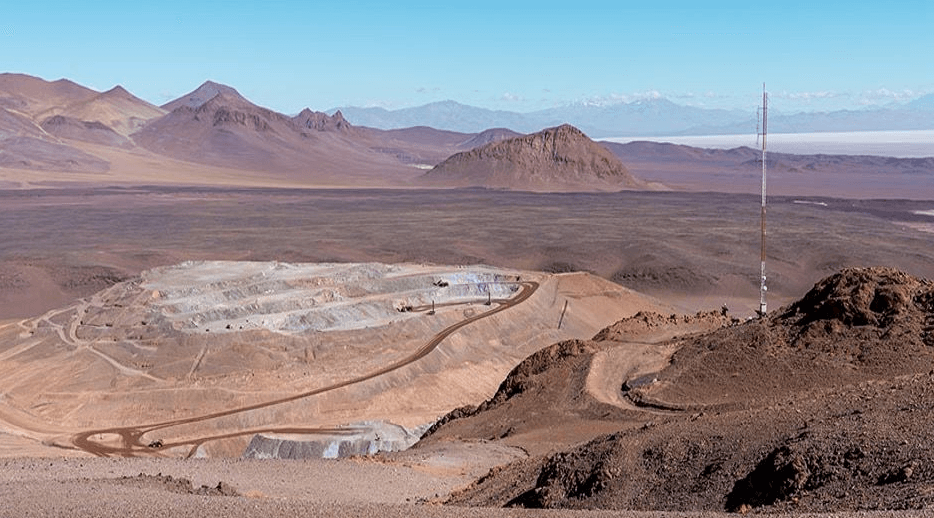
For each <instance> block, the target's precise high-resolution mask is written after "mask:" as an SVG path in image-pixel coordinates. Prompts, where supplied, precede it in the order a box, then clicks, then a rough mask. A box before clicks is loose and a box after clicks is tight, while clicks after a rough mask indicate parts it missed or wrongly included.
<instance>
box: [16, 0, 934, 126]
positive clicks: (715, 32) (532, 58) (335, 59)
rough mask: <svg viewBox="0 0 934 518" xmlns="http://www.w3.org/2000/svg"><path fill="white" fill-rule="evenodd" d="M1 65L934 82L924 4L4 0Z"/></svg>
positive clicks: (368, 101) (844, 89) (781, 97)
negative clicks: (69, 0)
mask: <svg viewBox="0 0 934 518" xmlns="http://www.w3.org/2000/svg"><path fill="white" fill-rule="evenodd" d="M8 4H9V5H6V6H4V8H3V16H2V18H0V71H6V72H21V73H26V74H31V75H36V76H39V77H42V78H44V79H49V80H53V79H58V78H61V77H66V78H69V79H72V80H74V81H76V82H78V83H80V84H83V85H86V86H89V87H92V88H95V89H97V90H106V89H108V88H110V87H112V86H114V85H116V84H121V85H123V86H124V87H126V88H127V89H128V90H130V91H131V92H133V93H135V94H136V95H138V96H140V97H142V98H144V99H146V100H148V101H150V102H152V103H155V104H163V103H165V102H166V101H168V100H171V99H173V98H175V97H178V96H180V95H182V94H184V93H186V92H188V91H190V90H192V89H194V88H195V87H197V86H198V85H199V84H201V83H202V82H203V81H205V80H207V79H211V80H214V81H218V82H221V83H225V84H228V85H231V86H233V87H235V88H237V89H238V90H240V92H241V93H243V94H244V95H245V96H246V97H248V98H250V99H251V100H253V101H254V102H256V103H258V104H261V105H264V106H267V107H270V108H273V109H275V110H279V111H282V112H285V113H296V112H298V111H299V110H301V109H302V108H304V107H306V106H307V107H310V108H312V109H316V110H325V109H329V108H333V107H338V106H346V105H354V106H383V107H386V108H401V107H407V106H417V105H421V104H425V103H428V102H432V101H439V100H445V99H453V100H455V101H458V102H462V103H465V104H471V105H475V106H482V107H486V108H492V109H506V110H514V111H531V110H535V109H540V108H547V107H550V106H555V105H560V104H567V103H573V102H599V103H608V102H619V101H631V100H634V99H638V98H644V97H654V96H662V97H665V98H668V99H670V100H672V101H674V102H676V103H679V104H690V105H695V106H704V107H722V108H737V109H743V110H755V107H756V105H757V104H758V102H759V100H760V96H761V94H760V92H761V87H762V86H761V85H762V82H767V83H768V87H769V91H770V93H771V96H772V107H773V109H775V110H779V111H787V112H794V111H812V110H829V109H842V108H847V109H859V108H861V107H864V106H870V105H878V104H885V103H889V102H893V101H904V100H910V99H912V98H915V97H918V96H921V95H923V94H927V93H934V57H932V55H934V52H932V49H934V2H931V1H930V0H923V1H903V2H900V1H890V2H865V3H861V2H857V1H851V2H838V1H836V0H811V1H808V2H799V1H783V2H776V1H770V2H756V1H744V2H697V1H691V2H682V1H671V2H664V1H660V2H659V1H656V2H625V1H618V2H589V1H586V0H580V1H576V2H568V1H562V2H549V1H547V0H538V1H534V2H532V1H524V0H512V1H504V0H500V1H485V0H473V1H468V2H458V3H457V5H456V6H448V5H445V4H444V3H442V2H437V1H433V2H405V1H396V2H364V1H353V0H348V1H344V2H334V1H330V2H290V1H271V2H256V3H240V2H198V1H175V0H170V1H163V2H149V3H136V2H126V1H120V2H115V1H109V0H101V1H96V2H44V1H42V0H34V1H29V2H27V1H20V2H9V3H8Z"/></svg>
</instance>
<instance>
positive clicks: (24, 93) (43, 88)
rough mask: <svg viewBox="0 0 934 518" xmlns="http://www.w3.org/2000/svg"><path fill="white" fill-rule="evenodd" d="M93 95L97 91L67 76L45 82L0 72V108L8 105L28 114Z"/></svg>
mask: <svg viewBox="0 0 934 518" xmlns="http://www.w3.org/2000/svg"><path fill="white" fill-rule="evenodd" d="M95 95H98V93H97V92H95V91H94V90H91V89H90V88H85V87H83V86H81V85H78V84H76V83H73V82H71V81H69V80H67V79H59V80H57V81H45V80H44V79H40V78H38V77H32V76H28V75H25V74H8V73H4V74H0V108H9V109H12V110H16V111H19V112H22V113H25V114H27V115H29V116H36V115H37V114H39V113H42V112H45V111H47V110H49V109H51V108H55V107H62V106H67V105H69V104H73V103H79V102H82V101H86V100H88V99H91V98H92V97H94V96H95ZM53 115H54V114H53Z"/></svg>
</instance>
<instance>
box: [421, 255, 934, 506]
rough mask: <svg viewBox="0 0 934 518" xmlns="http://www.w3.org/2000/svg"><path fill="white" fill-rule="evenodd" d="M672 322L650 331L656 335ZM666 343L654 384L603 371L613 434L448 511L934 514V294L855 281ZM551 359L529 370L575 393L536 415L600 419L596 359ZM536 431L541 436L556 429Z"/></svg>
mask: <svg viewBox="0 0 934 518" xmlns="http://www.w3.org/2000/svg"><path fill="white" fill-rule="evenodd" d="M670 318H672V317H662V316H657V315H656V316H649V315H647V316H644V318H643V319H642V322H643V323H644V324H645V326H646V327H647V328H651V327H654V328H660V327H663V326H665V325H666V321H669V319H670ZM633 322H636V320H635V319H631V321H627V322H622V323H620V324H616V325H614V326H613V327H612V328H610V329H607V330H606V331H604V332H601V333H600V334H598V335H597V336H596V337H595V340H603V341H599V342H597V343H598V344H599V348H602V349H604V350H612V348H613V346H612V345H611V344H610V343H608V342H607V340H609V341H618V343H617V346H616V347H617V348H622V349H623V350H624V351H625V348H631V347H633V345H634V344H636V343H638V342H627V341H626V340H632V339H633V338H631V337H630V338H627V337H626V334H627V333H630V332H632V329H634V328H633ZM668 343H669V344H670V345H673V346H674V347H675V349H676V352H674V354H673V355H671V356H670V361H669V364H668V366H667V367H665V368H663V369H661V370H660V371H658V372H655V373H650V374H648V375H644V374H643V375H641V376H638V377H636V376H632V375H631V374H632V373H628V372H622V371H617V372H615V374H614V372H613V371H612V370H609V371H607V370H606V369H604V370H603V371H602V372H603V376H604V378H609V379H608V380H607V381H608V382H612V381H613V380H614V379H615V380H617V381H616V383H617V384H616V389H615V390H616V391H617V395H618V396H619V402H618V404H617V407H618V410H617V411H616V413H615V414H614V413H613V412H610V411H608V410H605V411H603V418H602V421H591V422H590V423H588V426H590V427H591V428H592V429H599V428H601V427H602V428H609V427H611V426H615V430H614V431H611V432H610V433H606V434H602V435H599V436H596V437H595V438H594V439H592V440H591V441H589V442H586V443H584V444H580V445H577V446H571V447H568V448H562V449H560V450H559V451H555V452H552V453H549V454H546V455H543V456H539V457H535V458H532V459H526V460H522V461H519V462H517V463H515V464H513V465H509V466H506V467H502V468H497V469H495V470H493V471H492V472H490V474H488V475H487V476H485V477H483V478H481V479H479V480H478V481H477V482H475V483H474V484H473V485H472V486H471V487H469V488H467V489H466V490H465V491H463V492H461V493H459V494H455V495H454V496H453V497H452V499H451V503H457V504H461V505H465V504H466V505H480V506H515V507H536V508H541V507H544V508H590V509H593V508H602V509H632V510H673V511H724V510H726V511H739V512H743V513H745V512H747V511H751V510H756V511H762V512H787V513H806V512H831V511H833V512H839V511H862V510H904V509H930V508H931V507H932V506H934V492H932V491H931V488H932V487H934V452H932V451H931V449H930V447H929V445H930V444H931V442H932V441H934V429H932V428H931V426H930V419H931V417H932V416H934V396H932V394H934V282H931V281H928V280H924V279H918V278H914V277H911V276H909V275H907V274H904V273H902V272H900V271H897V270H893V269H889V268H853V269H846V270H843V271H841V272H840V273H838V274H836V275H833V276H831V277H828V278H826V279H824V280H823V281H821V282H819V283H818V284H817V285H815V286H814V288H813V289H812V290H811V291H810V292H809V293H808V294H807V295H805V296H804V297H803V298H802V299H800V300H799V301H797V302H795V303H793V304H791V305H789V306H786V307H785V308H782V309H780V310H779V311H777V312H774V313H773V314H771V315H769V316H768V317H767V318H763V319H758V320H751V321H748V322H744V323H738V322H735V321H734V322H733V323H731V324H728V325H726V326H725V327H722V328H720V329H718V330H715V331H712V332H708V333H701V334H696V335H691V336H687V337H683V338H680V339H675V340H674V341H671V342H668ZM556 347H558V348H557V349H554V350H555V351H556V352H562V351H563V352H564V353H565V354H558V355H553V357H548V358H546V357H545V356H543V353H539V354H538V356H539V357H538V358H535V359H530V361H529V362H526V365H534V367H535V369H534V372H532V374H534V377H535V378H541V377H543V376H547V373H548V372H549V371H552V370H553V371H555V372H562V371H568V370H569V369H570V372H567V373H565V374H564V376H563V377H564V379H568V380H572V381H571V383H569V384H567V387H566V389H568V388H570V387H572V386H576V387H577V391H578V395H577V396H576V397H574V398H571V399H568V397H567V395H564V396H563V397H562V398H561V399H560V400H558V401H557V403H556V404H551V405H549V402H547V401H545V402H541V401H540V402H538V404H539V405H543V406H541V408H544V409H550V408H552V407H568V404H569V402H573V401H574V400H575V399H576V400H577V404H576V407H577V410H576V412H577V415H580V413H581V411H586V412H587V413H589V414H590V415H591V416H592V417H591V419H593V417H594V416H595V415H596V414H595V413H594V410H595V409H596V407H595V406H594V398H593V397H591V395H592V392H591V393H586V392H584V391H582V390H580V387H581V385H585V386H588V387H589V386H591V385H592V383H590V381H591V378H593V377H594V375H595V374H596V373H598V372H599V371H600V370H599V369H598V366H597V363H598V362H597V360H596V356H594V358H595V359H593V360H591V361H590V362H586V361H577V362H571V363H569V362H568V359H567V358H570V357H578V358H580V357H581V354H583V353H586V351H587V350H591V351H592V350H593V349H594V347H592V346H591V347H587V348H580V347H578V348H577V349H575V350H574V351H571V350H570V349H568V347H566V346H564V347H560V346H556ZM568 352H573V353H574V354H573V355H568V354H567V353H568ZM532 360H534V361H532ZM543 360H549V361H550V362H551V363H552V364H553V365H551V366H549V365H544V364H543ZM545 363H548V361H546V362H545ZM575 366H576V367H575ZM575 369H576V370H575ZM526 370H528V369H526ZM529 374H530V373H529V372H526V371H524V370H522V369H517V370H516V371H513V373H511V374H510V378H508V379H507V380H506V381H505V382H504V383H503V388H501V391H500V393H498V394H497V396H496V397H494V398H493V400H491V401H490V402H489V403H487V404H486V405H481V407H480V408H478V409H474V410H469V411H468V410H462V411H461V412H460V415H452V416H450V417H449V418H448V419H447V421H448V423H445V424H444V425H442V426H440V427H439V429H438V430H435V433H434V434H433V436H432V437H430V438H429V440H439V438H440V436H444V435H445V430H446V429H447V430H457V431H458V432H459V433H457V436H458V437H460V438H462V439H471V438H472V437H470V436H469V435H468V434H467V433H466V432H467V431H469V430H471V428H470V427H469V426H466V422H469V421H471V420H474V421H475V422H480V421H479V418H480V416H482V415H483V414H484V413H485V412H491V411H495V409H496V408H498V407H499V406H501V405H502V403H501V402H500V400H502V399H504V397H505V398H506V401H509V400H515V399H517V398H518V397H521V396H515V395H513V396H510V394H513V393H514V394H520V393H523V392H527V391H528V389H531V390H532V391H533V392H541V389H537V388H535V387H536V385H535V384H530V382H529V380H530V378H529ZM584 377H586V378H587V380H588V382H587V383H585V384H582V383H580V382H579V381H574V380H581V379H582V378H584ZM556 379H557V378H556ZM516 387H519V389H517V390H512V389H510V388H513V389H514V388H516ZM504 389H510V390H506V391H505V392H504ZM550 390H551V391H554V389H550ZM541 393H542V394H548V391H545V392H541ZM529 410H530V409H528V408H526V409H525V411H526V414H525V415H526V417H525V419H531V418H532V417H530V415H531V414H529ZM520 411H521V408H518V407H517V408H514V409H513V412H512V414H513V417H512V419H513V420H518V419H520V417H518V416H517V415H518V414H519V413H520ZM574 412H575V410H573V409H571V408H568V410H566V411H565V417H564V419H569V418H573V417H574V415H575V414H574ZM458 422H461V423H460V424H457V423H458ZM456 424H457V425H456ZM455 425H456V426H455ZM487 426H490V425H489V424H488V425H487ZM538 426H539V427H541V428H542V429H543V432H542V434H544V433H546V432H545V431H547V430H549V429H560V422H556V421H553V422H551V423H547V422H540V423H539V425H538ZM489 431H496V430H493V429H492V428H491V429H490V430H489ZM474 432H475V433H476V434H477V435H479V436H480V437H481V438H486V439H494V440H504V441H509V440H510V439H509V437H506V438H503V437H502V436H500V437H499V439H496V437H497V436H495V435H492V434H490V433H489V432H486V433H484V431H483V430H475V431H474ZM509 444H513V443H509Z"/></svg>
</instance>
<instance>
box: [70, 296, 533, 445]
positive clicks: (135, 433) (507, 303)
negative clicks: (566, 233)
mask: <svg viewBox="0 0 934 518" xmlns="http://www.w3.org/2000/svg"><path fill="white" fill-rule="evenodd" d="M516 284H518V285H519V286H520V287H521V288H522V290H521V291H520V292H519V294H518V295H516V296H515V297H512V298H508V299H493V300H492V301H490V302H491V303H493V304H496V305H497V306H496V307H495V308H494V309H491V310H490V311H485V312H483V313H479V314H477V315H474V316H471V317H469V318H466V319H464V320H461V321H460V322H457V323H456V324H452V325H450V326H448V327H447V328H445V329H444V330H442V331H441V332H440V333H438V334H436V335H435V336H434V337H432V339H431V340H429V341H428V342H427V343H426V344H425V345H423V346H422V347H420V348H419V349H418V350H416V351H415V352H413V353H412V354H410V355H409V356H407V357H405V358H402V359H401V360H399V361H397V362H395V363H391V364H389V365H387V366H385V367H383V368H380V369H377V370H375V371H373V372H370V373H367V374H364V375H362V376H358V377H356V378H351V379H348V380H345V381H341V382H339V383H335V384H333V385H328V386H324V387H319V388H316V389H314V390H309V391H307V392H302V393H299V394H294V395H292V396H288V397H284V398H279V399H273V400H270V401H265V402H262V403H256V404H253V405H247V406H242V407H238V408H231V409H228V410H222V411H219V412H214V413H210V414H204V415H200V416H193V417H186V418H182V419H174V420H171V421H163V422H161V423H150V424H144V425H137V426H121V427H114V428H101V429H97V430H87V431H84V432H80V433H78V434H76V435H74V436H73V437H72V439H71V443H72V444H73V445H74V447H75V448H78V449H80V450H84V451H86V452H89V453H91V454H94V455H97V456H100V457H112V456H119V457H135V456H142V455H152V454H153V453H154V451H159V450H164V449H168V448H177V447H188V448H189V452H188V456H192V455H194V453H195V452H196V451H197V449H198V446H200V445H202V444H204V443H206V442H210V441H215V440H220V439H228V438H232V437H239V436H244V435H253V434H257V433H296V434H298V433H328V434H336V435H340V434H350V433H354V432H356V431H357V430H355V429H353V428H315V427H309V428H295V427H289V428H285V427H283V428H275V427H267V428H254V429H248V430H238V431H232V432H229V433H225V434H218V435H211V436H206V437H198V438H192V439H184V440H178V441H166V442H163V443H161V445H160V446H159V448H158V449H154V448H151V447H149V445H148V444H143V439H142V438H143V436H144V435H145V434H147V433H150V432H153V431H156V430H164V429H167V428H171V427H174V426H180V425H186V424H191V423H198V422H203V421H209V420H211V419H217V418H220V417H226V416H230V415H234V414H239V413H242V412H249V411H251V410H257V409H261V408H267V407H271V406H275V405H281V404H283V403H289V402H292V401H296V400H299V399H304V398H308V397H312V396H316V395H319V394H323V393H325V392H330V391H332V390H337V389H340V388H344V387H347V386H350V385H354V384H357V383H362V382H364V381H367V380H371V379H373V378H376V377H378V376H382V375H384V374H387V373H389V372H392V371H395V370H398V369H401V368H402V367H405V366H407V365H410V364H412V363H414V362H417V361H418V360H420V359H422V358H424V357H425V356H427V355H428V354H430V353H431V352H432V351H434V350H435V349H436V348H437V347H438V345H439V344H440V343H441V342H442V341H444V339H445V338H447V337H448V336H450V335H451V334H453V333H454V332H456V331H457V330H459V329H461V328H462V327H465V326H468V325H470V324H472V323H474V322H476V321H478V320H480V319H483V318H487V317H490V316H493V315H495V314H496V313H499V312H501V311H505V310H507V309H509V308H511V307H513V306H516V305H518V304H521V303H523V302H525V301H526V300H528V299H529V297H531V296H532V294H533V293H535V290H537V289H538V288H539V283H538V282H535V281H524V282H517V283H516ZM428 309H430V307H428V306H424V307H418V308H413V311H427V310H428ZM114 435H116V436H119V437H120V445H119V446H114V445H110V444H105V443H104V441H105V440H107V439H106V438H107V437H108V436H109V437H113V436H114ZM95 436H96V437H97V438H98V439H99V441H100V442H98V441H95V440H94V439H95ZM108 442H109V441H108Z"/></svg>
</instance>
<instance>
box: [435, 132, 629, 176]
mask: <svg viewBox="0 0 934 518" xmlns="http://www.w3.org/2000/svg"><path fill="white" fill-rule="evenodd" d="M422 181H423V182H424V183H425V184H428V185H438V186H445V187H486V188H490V189H508V190H518V191H558V192H560V191H618V190H623V189H645V188H646V187H647V185H646V184H645V183H644V182H642V181H640V180H638V179H636V178H635V177H633V176H632V174H630V172H629V170H627V169H626V166H624V165H623V164H622V162H620V161H619V159H618V158H616V157H615V156H614V155H613V154H612V153H611V152H609V151H608V150H606V149H605V148H604V147H602V146H600V145H598V144H596V143H594V142H593V141H592V140H590V139H589V138H588V137H587V136H586V135H584V134H583V133H582V132H581V131H580V130H578V129H577V128H575V127H573V126H570V125H567V124H565V125H562V126H558V127H555V128H549V129H546V130H543V131H540V132H538V133H533V134H531V135H524V136H520V137H516V138H511V139H507V140H502V141H498V142H492V143H489V144H486V145H483V146H481V147H478V148H476V149H473V150H470V151H466V152H462V153H458V154H456V155H453V156H451V157H450V158H448V159H447V160H445V161H444V162H442V163H440V164H438V165H437V166H435V168H434V169H432V170H431V171H429V172H428V173H426V174H425V175H424V176H423V177H422Z"/></svg>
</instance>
